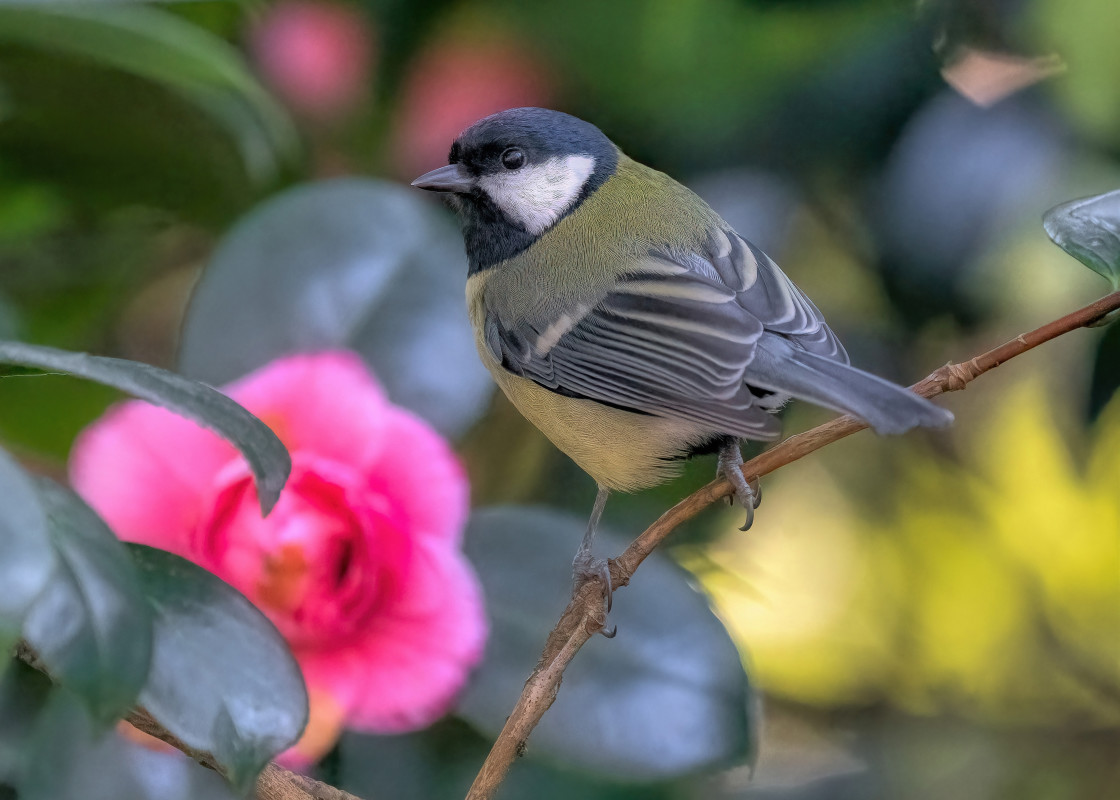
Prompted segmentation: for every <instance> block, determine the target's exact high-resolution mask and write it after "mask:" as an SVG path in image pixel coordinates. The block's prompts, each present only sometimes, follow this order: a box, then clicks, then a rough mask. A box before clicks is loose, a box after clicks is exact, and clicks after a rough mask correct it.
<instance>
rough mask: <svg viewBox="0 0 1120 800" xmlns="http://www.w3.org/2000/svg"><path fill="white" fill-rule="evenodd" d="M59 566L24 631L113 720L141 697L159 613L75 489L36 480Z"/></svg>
mask: <svg viewBox="0 0 1120 800" xmlns="http://www.w3.org/2000/svg"><path fill="white" fill-rule="evenodd" d="M37 486H38V491H39V497H40V501H41V502H42V504H43V508H44V509H45V510H46V514H47V522H48V530H49V532H50V542H51V544H52V545H53V546H54V549H55V556H56V558H55V562H56V563H55V569H54V572H53V573H52V575H51V577H50V580H49V582H48V583H47V586H46V588H45V589H44V590H43V592H42V593H41V594H40V595H39V597H38V598H37V599H36V600H35V603H34V605H33V606H32V607H31V610H30V612H29V613H28V615H27V620H26V621H25V623H24V628H23V635H24V638H25V639H26V640H27V642H28V644H30V645H31V647H32V648H33V649H34V650H35V652H36V654H37V655H38V656H39V658H41V659H42V661H43V663H44V664H45V665H46V667H47V670H48V672H49V673H50V675H51V677H52V678H54V679H55V680H56V681H58V682H59V683H60V684H62V685H63V686H65V687H68V688H70V689H72V690H73V691H74V692H75V693H77V694H78V695H80V696H81V697H82V699H83V700H85V701H86V702H87V703H88V704H89V707H90V710H91V711H92V713H93V715H94V717H96V718H97V719H98V720H101V721H104V722H107V721H109V720H112V719H114V718H116V717H119V716H121V715H123V714H124V712H125V711H127V710H128V709H129V708H130V707H131V706H132V704H133V703H134V702H135V700H136V697H137V695H138V694H139V693H140V688H141V687H142V686H143V685H144V680H145V678H146V677H147V674H148V664H149V661H150V658H151V647H152V638H151V637H152V618H151V612H150V611H149V610H148V606H147V604H146V603H145V602H144V596H143V594H142V593H141V592H140V584H139V582H138V581H137V579H136V572H135V570H134V568H133V566H132V562H131V561H130V560H129V557H128V553H127V551H126V550H125V549H124V545H122V544H121V543H120V541H119V540H118V539H117V537H116V536H114V535H113V532H112V531H111V530H109V528H108V527H106V525H105V523H104V522H103V521H102V520H101V518H100V517H98V516H97V514H95V513H94V512H93V510H92V509H91V508H89V506H87V505H86V504H85V503H83V502H82V501H81V499H80V498H79V497H78V496H77V495H75V494H73V493H72V492H70V491H68V490H66V489H63V488H62V487H60V486H58V485H56V484H54V483H52V482H50V481H48V480H46V479H40V480H39V481H38V483H37Z"/></svg>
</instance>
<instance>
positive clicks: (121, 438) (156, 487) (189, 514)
mask: <svg viewBox="0 0 1120 800" xmlns="http://www.w3.org/2000/svg"><path fill="white" fill-rule="evenodd" d="M237 458H239V456H238V454H237V451H236V450H234V448H233V446H232V445H230V444H228V443H227V442H225V441H224V440H223V439H222V438H221V437H219V436H218V435H217V434H214V433H211V432H210V431H208V430H206V429H205V428H202V427H201V426H199V425H198V424H196V423H194V422H192V421H191V420H188V419H184V418H183V417H180V416H178V415H177V414H174V413H172V412H170V411H168V410H167V409H164V408H159V407H157V406H153V405H149V404H148V403H144V402H141V401H139V400H130V401H127V402H124V403H120V404H119V405H116V406H114V407H112V408H110V409H109V410H108V411H107V412H106V413H105V415H104V416H102V417H101V419H99V420H98V421H97V422H95V423H93V424H92V425H90V426H89V427H88V428H86V429H85V430H84V431H82V433H81V434H80V435H79V436H78V438H77V439H76V440H75V442H74V446H73V448H72V450H71V453H70V483H71V485H72V486H73V487H74V489H75V491H77V492H78V494H80V495H81V496H82V497H83V498H84V499H85V501H86V502H87V503H89V504H90V505H91V506H92V507H93V508H94V510H96V511H97V513H98V514H100V515H101V516H102V517H103V518H104V519H105V521H106V522H107V523H109V527H111V528H112V529H113V531H114V532H115V533H116V534H117V536H119V537H120V538H121V539H124V540H126V541H130V542H140V543H142V544H148V545H152V546H154V547H161V548H163V549H165V550H171V551H173V552H176V553H179V554H182V555H187V552H186V546H187V534H188V532H189V531H191V530H192V529H193V528H194V526H195V525H196V524H197V522H198V519H199V516H200V514H201V499H202V498H203V497H204V496H205V495H206V494H207V492H208V491H209V489H210V484H211V481H212V479H213V477H214V475H215V474H216V473H217V472H218V471H219V470H221V469H222V467H223V466H224V465H226V464H228V463H229V462H231V461H232V460H234V459H237Z"/></svg>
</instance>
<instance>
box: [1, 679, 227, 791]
mask: <svg viewBox="0 0 1120 800" xmlns="http://www.w3.org/2000/svg"><path fill="white" fill-rule="evenodd" d="M28 755H29V758H28V759H27V763H26V766H25V769H24V772H23V775H22V777H21V779H20V780H19V782H18V789H19V797H20V800H198V798H206V800H233V798H234V795H233V793H232V792H231V791H230V790H229V787H228V786H227V785H226V784H225V782H224V781H222V779H221V778H220V777H218V776H217V775H216V774H214V773H213V772H212V771H211V770H208V769H205V768H204V767H201V766H199V765H198V764H195V763H194V762H193V761H190V760H189V759H187V758H186V757H185V756H182V755H177V754H170V753H156V752H153V751H151V750H148V749H146V748H143V747H140V746H138V745H135V744H132V743H131V742H127V741H125V740H123V739H121V738H120V737H119V736H118V735H117V734H116V732H115V731H113V730H109V731H103V730H101V729H100V728H99V727H98V726H97V725H96V724H95V723H94V722H93V720H91V719H90V718H89V717H88V715H87V714H86V713H85V710H84V709H83V708H82V706H81V705H80V704H79V703H78V702H77V700H76V699H75V698H74V697H72V696H71V695H70V694H69V693H67V692H65V691H56V692H54V693H53V694H52V696H51V698H50V702H49V704H48V705H47V708H46V710H45V711H44V713H43V715H42V719H41V720H40V722H39V724H38V726H37V730H36V731H35V735H34V737H33V738H32V741H31V742H30V752H29V754H28Z"/></svg>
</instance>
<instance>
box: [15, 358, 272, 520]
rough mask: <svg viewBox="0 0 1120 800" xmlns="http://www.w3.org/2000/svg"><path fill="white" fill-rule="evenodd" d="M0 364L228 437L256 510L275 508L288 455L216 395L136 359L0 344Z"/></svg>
mask: <svg viewBox="0 0 1120 800" xmlns="http://www.w3.org/2000/svg"><path fill="white" fill-rule="evenodd" d="M3 363H7V364H20V365H22V366H26V367H35V368H37V369H42V370H51V371H58V372H66V373H69V374H71V375H76V376H78V377H80V378H86V379H88V380H91V381H97V382H98V383H104V384H107V385H109V386H114V387H116V388H118V389H120V390H121V391H124V392H128V393H129V394H131V395H134V396H136V397H139V398H140V399H142V400H147V401H148V402H150V403H155V404H156V405H160V406H163V407H164V408H168V409H170V410H171V411H174V412H175V413H176V414H181V415H182V416H184V417H189V418H190V419H193V420H194V421H195V422H197V423H198V424H200V425H204V426H206V427H207V428H210V429H211V430H214V431H216V432H217V433H219V434H221V435H222V436H224V437H225V438H226V439H229V440H230V442H232V443H233V444H234V445H235V446H236V447H237V449H238V450H240V451H241V453H242V454H243V455H244V456H245V459H246V460H247V461H248V462H249V466H250V467H251V468H252V470H253V475H254V476H255V477H256V481H257V493H258V494H259V495H260V501H261V510H262V511H263V512H264V513H265V514H267V513H268V512H269V511H270V510H271V509H272V507H273V506H274V505H276V501H277V500H278V499H279V497H280V490H281V489H282V488H283V487H284V482H285V481H286V480H287V479H288V473H289V472H290V471H291V468H292V461H291V458H290V457H289V456H288V451H287V450H286V449H285V448H284V445H283V444H281V443H280V440H279V439H278V438H276V434H274V433H273V432H272V431H271V430H270V429H269V427H268V426H267V425H265V424H264V423H263V422H261V421H260V420H259V419H257V418H256V417H254V416H253V415H252V414H250V413H249V412H248V411H246V410H245V409H244V408H242V407H241V406H239V405H238V404H237V403H235V402H233V401H232V400H230V399H229V398H228V397H226V396H225V395H224V394H222V393H221V392H219V391H217V390H215V389H212V388H211V387H209V386H206V385H205V384H201V383H198V382H197V381H192V380H190V379H188V378H184V377H183V376H181V375H176V374H175V373H174V372H168V371H167V370H164V369H159V368H158V367H153V366H150V365H148V364H141V363H140V362H138V361H127V360H125V359H121V358H106V357H104V356H91V355H87V354H85V353H71V352H68V351H66V350H56V349H55V348H53V347H40V346H37V345H30V344H23V343H22V342H2V341H0V364H3ZM154 446H155V445H154Z"/></svg>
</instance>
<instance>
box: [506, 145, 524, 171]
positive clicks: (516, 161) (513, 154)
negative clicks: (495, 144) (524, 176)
mask: <svg viewBox="0 0 1120 800" xmlns="http://www.w3.org/2000/svg"><path fill="white" fill-rule="evenodd" d="M524 163H525V154H524V153H522V152H521V150H520V149H518V148H516V147H510V148H508V149H507V150H506V151H505V152H504V153H502V166H503V167H505V168H506V169H521V166H522V165H523V164H524Z"/></svg>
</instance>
